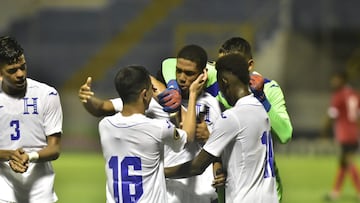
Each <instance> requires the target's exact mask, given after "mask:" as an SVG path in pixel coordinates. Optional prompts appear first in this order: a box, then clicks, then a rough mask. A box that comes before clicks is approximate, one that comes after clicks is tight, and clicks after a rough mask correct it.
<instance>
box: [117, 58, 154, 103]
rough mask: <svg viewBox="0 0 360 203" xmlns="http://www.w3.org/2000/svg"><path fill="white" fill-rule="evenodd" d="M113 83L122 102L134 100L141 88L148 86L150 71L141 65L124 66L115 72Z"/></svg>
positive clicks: (147, 87)
mask: <svg viewBox="0 0 360 203" xmlns="http://www.w3.org/2000/svg"><path fill="white" fill-rule="evenodd" d="M114 83H115V88H116V91H117V92H118V94H119V96H120V98H121V99H122V100H123V102H124V103H130V102H133V101H136V99H137V98H138V96H139V94H140V92H141V91H142V90H143V89H149V88H150V85H151V80H150V73H149V72H148V71H147V70H146V68H145V67H143V66H139V65H130V66H126V67H124V68H122V69H120V70H119V71H118V72H117V74H116V76H115V79H114Z"/></svg>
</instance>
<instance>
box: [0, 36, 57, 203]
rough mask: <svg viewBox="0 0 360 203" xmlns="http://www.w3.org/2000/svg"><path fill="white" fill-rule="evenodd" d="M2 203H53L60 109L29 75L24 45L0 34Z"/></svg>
mask: <svg viewBox="0 0 360 203" xmlns="http://www.w3.org/2000/svg"><path fill="white" fill-rule="evenodd" d="M0 75H1V77H2V81H1V85H0V129H1V136H0V202H26V203H38V202H43V203H51V202H56V201H57V199H58V198H57V196H56V194H55V192H54V187H53V186H54V178H55V173H54V170H53V168H52V164H51V161H52V160H56V159H57V158H58V157H59V155H60V145H61V134H62V119H63V117H62V109H61V104H60V98H59V94H58V92H57V91H56V89H54V88H53V87H50V86H48V85H46V84H44V83H40V82H37V81H35V80H32V79H30V78H27V66H26V60H25V57H24V54H23V49H22V48H21V46H20V45H19V44H18V43H17V42H16V40H15V39H13V38H11V37H7V36H4V37H0Z"/></svg>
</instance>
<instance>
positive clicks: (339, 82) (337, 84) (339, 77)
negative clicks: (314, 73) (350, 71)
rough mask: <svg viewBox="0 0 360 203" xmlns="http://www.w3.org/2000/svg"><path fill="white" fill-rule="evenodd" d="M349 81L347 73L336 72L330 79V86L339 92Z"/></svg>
mask: <svg viewBox="0 0 360 203" xmlns="http://www.w3.org/2000/svg"><path fill="white" fill-rule="evenodd" d="M347 81H348V77H347V74H346V72H345V71H337V72H334V73H333V74H332V76H331V79H330V85H331V88H332V89H333V90H338V89H340V88H341V87H343V86H344V85H345V84H346V83H347Z"/></svg>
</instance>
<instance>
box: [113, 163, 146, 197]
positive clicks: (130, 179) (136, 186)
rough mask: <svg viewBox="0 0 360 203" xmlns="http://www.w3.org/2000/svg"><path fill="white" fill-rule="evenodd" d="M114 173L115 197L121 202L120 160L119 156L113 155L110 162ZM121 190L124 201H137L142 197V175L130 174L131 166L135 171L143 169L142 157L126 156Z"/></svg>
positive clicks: (121, 165)
mask: <svg viewBox="0 0 360 203" xmlns="http://www.w3.org/2000/svg"><path fill="white" fill-rule="evenodd" d="M108 164H109V168H110V169H112V172H113V173H112V174H113V188H114V198H115V201H116V203H118V202H120V199H119V198H120V197H119V161H118V157H117V156H112V157H111V158H110V160H109V162H108ZM120 167H121V170H120V172H121V180H120V181H121V188H122V190H121V192H122V202H124V203H136V202H138V200H139V199H140V197H141V195H142V194H143V193H144V191H143V182H142V176H139V175H129V167H131V168H133V170H134V171H141V159H140V158H139V157H125V158H124V159H123V160H122V161H121V163H120Z"/></svg>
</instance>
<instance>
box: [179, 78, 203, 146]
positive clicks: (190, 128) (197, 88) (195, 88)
mask: <svg viewBox="0 0 360 203" xmlns="http://www.w3.org/2000/svg"><path fill="white" fill-rule="evenodd" d="M206 80H207V72H206V71H204V73H202V74H200V75H199V77H198V78H197V79H196V80H195V81H194V82H193V83H192V84H191V86H190V89H189V103H188V109H187V111H186V113H182V116H183V118H182V120H183V125H182V126H183V127H182V129H183V130H185V131H186V132H187V134H188V142H193V141H194V140H195V132H196V100H197V97H198V95H200V93H201V92H202V91H203V89H204V85H205V83H206Z"/></svg>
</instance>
